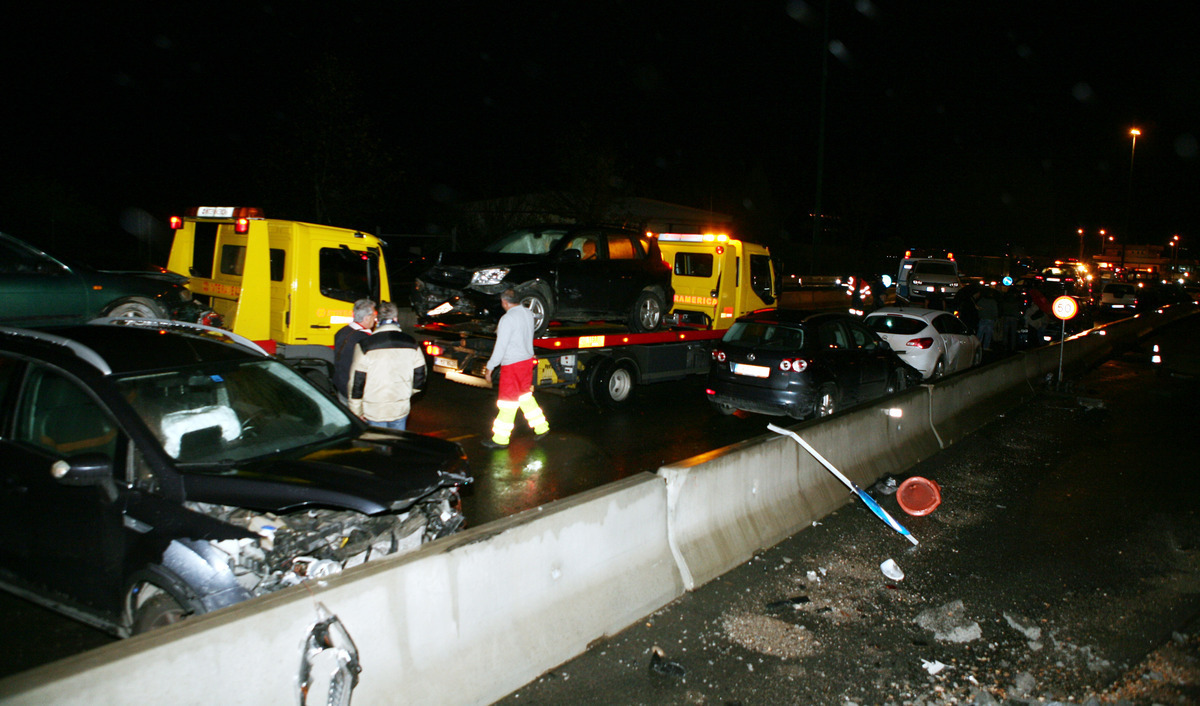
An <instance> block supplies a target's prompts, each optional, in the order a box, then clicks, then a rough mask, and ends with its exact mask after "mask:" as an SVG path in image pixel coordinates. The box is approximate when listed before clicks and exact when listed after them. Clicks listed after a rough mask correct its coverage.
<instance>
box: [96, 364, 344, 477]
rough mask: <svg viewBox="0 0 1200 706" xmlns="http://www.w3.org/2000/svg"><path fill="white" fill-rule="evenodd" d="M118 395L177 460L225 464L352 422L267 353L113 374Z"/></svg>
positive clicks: (339, 431) (337, 431) (335, 432)
mask: <svg viewBox="0 0 1200 706" xmlns="http://www.w3.org/2000/svg"><path fill="white" fill-rule="evenodd" d="M118 386H119V387H120V388H121V390H122V394H124V395H125V398H126V399H128V400H129V402H130V404H131V405H132V406H133V408H134V410H135V411H136V412H137V413H138V415H139V416H140V417H141V418H142V421H144V422H145V423H146V426H148V427H149V428H150V430H151V431H153V432H154V433H155V434H157V435H158V439H159V441H160V442H161V443H162V445H163V449H165V450H166V452H167V454H168V455H170V456H171V457H172V458H174V459H177V460H178V461H180V462H181V463H200V464H204V463H228V462H236V461H242V460H245V459H248V458H253V457H256V456H263V455H266V454H272V453H279V452H282V451H287V450H289V449H293V448H296V447H299V446H305V445H308V444H313V443H316V442H320V441H324V440H326V439H331V438H334V437H337V436H340V435H343V434H346V433H348V432H349V431H351V429H352V428H353V421H352V420H351V419H350V417H349V416H347V414H346V413H345V412H344V411H342V409H341V408H340V407H338V406H337V405H336V404H335V403H334V402H333V401H331V400H330V399H329V398H328V397H326V396H324V395H323V394H322V393H321V391H320V390H318V389H316V388H315V387H313V386H312V385H311V384H309V383H308V382H306V381H305V380H304V379H303V378H302V377H301V376H300V375H299V374H297V373H296V372H295V371H293V370H292V369H291V368H289V367H287V366H286V365H284V364H283V363H280V362H279V361H274V360H256V361H247V362H244V363H240V364H229V363H221V364H210V365H204V366H197V367H192V368H187V369H182V370H171V371H167V372H162V373H152V374H147V375H133V376H129V377H124V378H122V379H120V380H119V381H118Z"/></svg>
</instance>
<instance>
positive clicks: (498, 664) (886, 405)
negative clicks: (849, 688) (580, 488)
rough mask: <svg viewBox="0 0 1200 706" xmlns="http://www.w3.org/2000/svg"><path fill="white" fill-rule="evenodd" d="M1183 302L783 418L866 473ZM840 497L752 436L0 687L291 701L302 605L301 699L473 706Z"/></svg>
mask: <svg viewBox="0 0 1200 706" xmlns="http://www.w3.org/2000/svg"><path fill="white" fill-rule="evenodd" d="M1195 312H1196V309H1194V308H1190V307H1189V308H1188V309H1178V310H1167V311H1165V312H1162V313H1151V314H1143V315H1139V316H1138V317H1135V318H1133V319H1126V320H1123V321H1119V322H1116V323H1113V324H1110V325H1108V326H1107V327H1104V328H1103V329H1100V330H1099V331H1095V332H1093V333H1090V334H1089V335H1087V336H1079V337H1075V338H1072V339H1068V340H1067V341H1066V342H1064V343H1063V344H1059V345H1054V346H1049V347H1046V348H1042V349H1036V350H1034V351H1029V352H1027V353H1024V354H1019V355H1016V356H1012V357H1011V358H1008V359H1006V360H1003V361H999V362H997V363H994V364H992V365H989V366H986V367H984V368H980V369H977V370H974V371H970V372H968V373H965V374H962V375H959V376H954V377H951V378H949V379H947V380H944V381H941V382H938V383H937V384H932V385H923V386H921V387H920V388H917V389H913V390H908V391H905V392H903V393H900V394H898V395H895V396H892V397H890V398H887V399H885V400H879V401H876V402H875V403H872V404H869V405H865V406H862V407H859V408H856V409H854V410H850V411H847V412H844V413H841V414H838V415H835V416H833V417H829V418H826V419H822V420H817V421H812V422H806V423H803V424H800V425H797V426H795V427H793V428H794V429H795V430H796V431H797V432H799V433H801V434H802V435H803V436H804V438H805V440H806V441H808V442H809V443H810V444H812V445H813V446H814V447H815V448H818V449H820V451H821V453H822V454H823V455H825V456H826V458H828V459H829V460H830V462H832V463H833V464H834V465H836V466H837V467H838V468H840V469H841V470H842V471H843V472H844V473H845V474H846V475H847V476H849V477H850V478H851V479H852V480H854V481H855V482H856V483H858V484H859V485H860V486H863V487H866V486H868V485H869V484H871V483H873V482H874V481H875V480H877V479H878V478H880V477H881V476H883V475H886V474H897V473H900V472H903V471H904V470H905V469H907V468H910V467H911V466H912V465H914V464H915V463H917V462H919V461H921V460H923V459H925V458H928V457H929V456H932V455H933V454H935V453H937V451H938V450H939V449H941V448H945V447H946V446H948V445H950V444H952V443H954V442H955V441H957V440H959V439H961V438H963V437H964V436H966V435H967V434H969V433H970V432H971V431H974V430H975V429H977V428H979V427H980V426H982V425H984V424H986V423H987V422H988V421H990V420H991V419H992V418H994V416H995V415H996V414H998V413H1000V412H1003V411H1004V410H1005V409H1008V408H1010V407H1012V406H1015V405H1017V404H1019V403H1020V402H1021V401H1022V400H1024V399H1025V398H1027V397H1028V396H1030V395H1032V394H1033V391H1034V386H1035V385H1037V384H1038V383H1039V381H1041V380H1044V376H1045V375H1047V374H1050V373H1053V374H1057V371H1058V368H1059V365H1060V360H1061V364H1062V365H1063V366H1064V369H1065V370H1066V371H1067V372H1068V373H1070V374H1075V373H1078V372H1080V371H1081V370H1082V369H1083V368H1084V367H1085V366H1087V365H1091V364H1093V363H1094V362H1095V361H1096V360H1098V359H1100V357H1101V356H1104V355H1108V354H1111V353H1112V352H1113V351H1114V350H1117V351H1119V350H1121V348H1122V347H1124V346H1128V345H1132V344H1133V343H1134V342H1135V341H1136V340H1137V339H1138V338H1140V337H1142V336H1145V335H1146V334H1148V333H1150V332H1151V331H1153V330H1154V329H1155V328H1157V327H1159V326H1162V325H1165V324H1167V323H1170V322H1172V321H1175V320H1177V319H1179V318H1181V317H1183V316H1187V315H1190V314H1192V313H1195ZM868 442H869V443H868ZM849 499H850V496H849V494H848V493H847V491H846V489H845V487H844V486H842V485H841V484H840V483H839V482H838V481H837V480H836V479H834V478H833V476H832V475H831V474H829V473H828V472H827V471H825V470H824V469H823V468H821V467H820V466H819V465H818V464H817V462H816V461H815V460H814V459H812V458H811V457H810V456H809V455H808V454H807V453H805V452H804V451H803V450H802V449H801V448H800V447H799V446H798V445H796V444H795V443H793V442H791V441H790V440H788V439H785V438H783V437H781V436H778V435H775V434H765V435H764V436H761V437H758V438H755V439H750V440H747V441H745V442H742V443H739V444H736V445H733V446H729V447H726V448H723V449H718V450H716V451H713V452H710V453H707V454H704V455H703V456H700V457H697V458H693V459H688V460H687V461H683V462H680V463H676V464H671V465H669V466H664V467H663V468H661V469H659V471H658V473H657V474H656V475H651V474H649V473H643V474H639V475H637V476H634V477H631V478H626V479H624V480H621V481H617V482H615V483H612V484H609V485H607V486H604V487H602V488H597V489H595V490H592V491H588V492H585V493H581V494H579V495H575V496H572V497H569V498H566V499H563V500H559V501H555V502H553V503H550V504H548V505H545V506H543V507H541V508H538V509H536V510H531V511H527V512H524V513H521V514H519V515H515V516H513V517H509V518H505V519H502V520H498V521H496V522H492V523H488V524H486V525H483V526H480V527H476V528H472V529H468V530H466V531H464V532H461V533H459V534H457V535H454V536H453V537H448V538H446V539H443V540H440V541H438V542H434V543H432V544H430V545H428V546H426V547H424V548H422V549H421V550H420V551H418V552H416V553H413V554H409V555H405V556H401V557H397V558H395V559H385V560H382V561H377V562H373V563H370V564H365V565H363V566H360V567H357V568H354V569H350V570H348V571H346V572H344V573H342V574H339V575H336V576H334V577H332V578H330V579H327V580H322V581H315V582H309V583H307V584H305V585H303V586H298V587H295V588H293V589H289V590H285V591H280V592H278V593H274V594H271V595H268V596H264V597H261V598H258V599H255V600H253V601H248V602H246V603H241V604H238V605H235V606H233V607H231V608H228V609H225V610H222V611H218V612H217V613H213V614H211V615H205V616H199V617H196V618H192V619H189V620H186V621H184V622H182V623H179V624H177V625H174V626H170V627H167V628H162V629H159V630H156V631H154V632H151V633H149V634H146V635H141V636H137V637H134V638H130V639H129V640H125V641H123V642H121V643H116V644H113V645H109V646H106V647H103V648H100V649H98V650H94V651H92V652H88V653H85V654H82V655H78V656H76V657H72V658H69V659H66V660H62V661H60V662H56V663H54V664H50V665H46V666H44V667H40V668H38V669H34V670H31V671H29V672H25V673H23V674H19V675H16V676H14V677H10V678H8V679H6V680H4V681H0V700H2V701H4V702H5V703H12V704H43V703H56V704H80V705H84V704H87V705H88V706H91V705H93V704H125V703H146V702H169V703H176V704H191V703H222V704H256V705H257V704H288V703H297V702H298V701H299V700H300V696H299V692H298V675H299V665H300V661H301V656H302V650H301V648H302V645H304V644H306V643H305V641H306V639H307V638H308V637H309V636H310V630H311V628H312V627H313V626H314V624H315V623H317V622H318V620H319V619H320V617H321V613H319V611H318V603H319V604H321V605H323V606H324V607H325V608H326V609H328V611H330V612H331V613H332V614H334V615H336V616H337V618H338V619H339V620H340V621H341V624H342V625H343V626H344V627H345V629H346V630H347V632H348V634H349V636H350V637H351V638H352V639H353V642H354V645H353V648H351V647H350V646H348V645H345V644H336V643H337V642H338V641H337V640H336V639H334V638H331V643H330V644H329V647H330V648H331V649H328V650H325V651H324V652H317V653H313V652H310V653H308V654H309V656H311V657H313V660H314V664H313V669H314V671H313V674H314V675H318V677H321V678H318V679H317V680H315V681H314V684H313V691H312V702H313V703H316V702H317V701H324V698H323V696H320V695H319V694H320V693H321V690H322V689H324V688H327V687H328V677H327V675H328V674H329V673H331V672H332V671H333V670H334V669H335V668H336V667H338V666H339V664H341V665H343V666H344V665H345V664H346V657H347V655H350V654H356V655H357V659H358V663H359V664H360V665H361V669H362V673H361V676H360V677H359V680H358V683H357V687H356V689H355V691H354V696H355V697H356V698H357V699H358V701H359V702H360V703H398V702H415V703H422V704H486V703H490V702H492V701H495V700H496V699H499V698H501V697H502V696H504V695H505V694H508V693H510V692H511V691H513V690H515V689H517V688H519V687H521V686H522V685H524V684H526V683H528V682H529V681H530V680H531V679H533V678H534V677H536V676H537V675H538V674H541V673H543V672H544V671H546V670H548V669H551V668H553V667H555V666H556V665H558V664H561V663H563V662H565V661H567V660H569V659H571V658H572V657H574V656H576V655H578V654H580V653H582V652H583V651H584V650H585V649H586V648H587V645H588V644H589V643H590V642H592V641H594V640H596V639H599V638H602V637H604V636H606V635H612V634H614V633H616V632H618V631H620V630H621V629H623V628H625V627H626V626H628V625H630V624H632V623H634V622H636V621H637V620H639V619H641V618H642V617H643V616H645V615H648V614H650V613H652V612H653V611H655V610H657V609H658V608H661V607H662V606H664V605H666V604H667V603H669V602H671V601H672V600H674V599H675V598H677V597H679V596H681V595H682V594H683V593H684V592H685V591H687V590H690V589H693V588H695V587H697V586H700V585H702V584H704V583H705V582H707V581H709V580H711V579H713V578H716V577H717V576H719V575H721V574H722V573H724V572H725V571H727V570H729V569H730V568H733V567H734V566H737V565H739V564H741V563H742V562H744V561H746V560H748V559H749V558H750V557H752V556H753V555H754V554H755V553H756V552H758V551H760V550H762V549H765V548H767V547H770V546H772V545H774V544H776V543H777V542H779V541H780V540H782V539H784V538H785V537H787V536H790V535H791V534H794V533H795V532H797V531H799V530H801V529H803V528H804V527H806V526H809V525H810V524H811V523H812V522H813V521H815V520H818V519H820V518H821V517H823V516H825V515H826V514H828V513H829V512H831V511H832V510H834V509H836V508H837V507H839V506H841V505H843V504H845V503H846V502H847V501H848V500H849ZM897 541H903V540H900V539H898V540H897ZM335 637H336V636H335ZM317 642H318V643H319V640H318V641H317ZM307 644H308V645H309V646H310V647H311V646H312V645H313V644H316V643H314V642H312V641H310V642H308V643H307ZM351 650H353V653H352V651H351ZM339 659H341V662H339V661H338V660H339ZM323 675H324V676H323ZM322 679H324V681H322Z"/></svg>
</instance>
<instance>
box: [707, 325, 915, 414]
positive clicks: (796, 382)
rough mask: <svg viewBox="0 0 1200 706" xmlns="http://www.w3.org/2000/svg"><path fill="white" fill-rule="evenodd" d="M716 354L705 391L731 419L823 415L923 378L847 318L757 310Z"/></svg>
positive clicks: (736, 327) (734, 327)
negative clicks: (738, 414)
mask: <svg viewBox="0 0 1200 706" xmlns="http://www.w3.org/2000/svg"><path fill="white" fill-rule="evenodd" d="M712 356H713V362H712V368H711V370H710V372H709V375H708V387H707V391H706V392H707V394H708V399H709V401H710V402H711V403H712V404H714V405H715V406H716V407H717V408H718V409H719V410H721V411H722V412H724V413H726V414H732V413H733V412H734V411H736V410H745V411H747V412H757V413H760V414H772V415H777V416H778V415H787V416H790V417H795V418H797V419H803V418H805V417H811V416H820V417H823V416H827V415H830V414H833V413H834V412H835V411H837V410H840V409H842V408H844V407H850V406H853V405H855V404H859V403H862V402H866V401H868V400H872V399H875V398H878V397H883V396H885V395H888V394H891V393H892V392H896V391H897V390H902V389H904V388H905V387H908V386H909V385H910V384H913V383H915V382H917V381H919V380H920V379H921V374H920V372H918V371H917V370H916V369H914V368H912V367H911V366H909V365H907V364H905V363H904V361H902V360H900V358H899V357H898V356H897V355H896V354H895V353H894V352H892V349H891V348H889V347H888V345H887V344H886V343H884V342H883V341H882V340H880V339H879V337H878V336H876V335H875V334H874V333H873V332H872V331H871V330H870V329H868V328H867V327H866V326H865V325H864V324H863V323H862V322H861V321H860V320H858V319H857V318H855V317H853V316H848V315H846V314H834V313H813V312H806V311H795V310H788V309H764V310H760V311H756V312H753V313H751V314H748V315H746V316H743V317H741V318H739V319H738V320H737V321H735V322H734V323H733V325H732V326H730V327H729V330H728V331H727V332H725V336H724V337H722V339H721V342H720V343H719V344H718V345H717V346H716V347H715V348H713V352H712Z"/></svg>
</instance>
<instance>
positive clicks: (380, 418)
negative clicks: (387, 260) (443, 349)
mask: <svg viewBox="0 0 1200 706" xmlns="http://www.w3.org/2000/svg"><path fill="white" fill-rule="evenodd" d="M399 318H400V310H399V309H398V308H397V307H396V305H395V304H394V303H392V302H384V303H382V304H380V305H379V325H378V326H377V327H376V328H375V332H374V333H372V334H371V335H370V336H368V337H366V338H364V339H362V340H361V341H359V343H358V344H357V345H356V346H355V350H354V362H352V363H351V364H350V411H351V412H353V413H354V414H356V415H358V416H359V417H360V418H362V419H363V420H364V421H366V422H367V423H368V424H371V425H372V426H377V427H387V428H389V429H406V428H408V413H409V411H410V410H411V403H410V399H411V398H412V396H413V394H414V393H416V392H420V390H421V387H422V386H423V385H424V384H425V355H424V354H423V353H421V348H420V346H419V345H418V344H417V342H416V340H415V339H414V338H413V337H412V336H410V335H408V334H407V333H404V332H403V331H401V330H400V326H399V324H398V323H397V321H398V320H399Z"/></svg>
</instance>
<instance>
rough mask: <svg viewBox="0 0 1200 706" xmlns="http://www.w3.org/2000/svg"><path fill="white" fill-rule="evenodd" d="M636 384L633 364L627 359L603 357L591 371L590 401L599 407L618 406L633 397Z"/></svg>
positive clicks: (611, 407) (610, 407)
mask: <svg viewBox="0 0 1200 706" xmlns="http://www.w3.org/2000/svg"><path fill="white" fill-rule="evenodd" d="M636 384H637V382H636V377H635V374H634V369H633V364H632V363H630V362H629V361H627V360H611V359H605V360H603V361H601V362H600V364H599V365H597V366H596V368H595V370H594V372H593V373H592V375H591V377H590V379H589V384H588V392H589V393H591V395H592V401H593V402H595V403H596V404H597V405H599V406H601V407H607V408H609V409H613V408H616V407H620V406H621V405H623V404H625V403H626V402H628V401H629V399H630V398H631V397H633V388H634V386H635V385H636Z"/></svg>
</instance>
